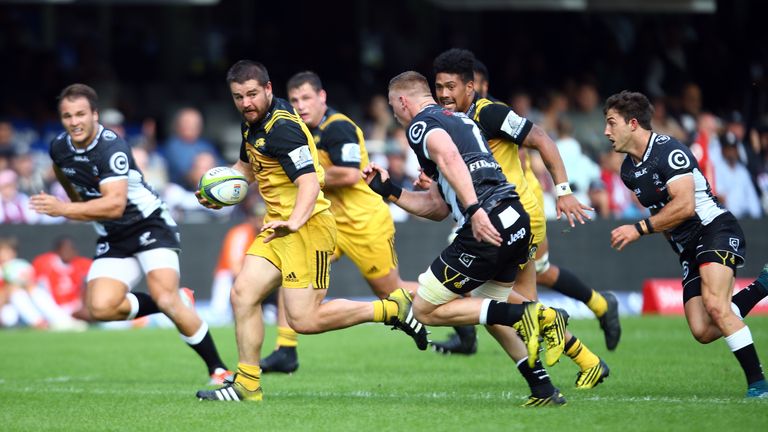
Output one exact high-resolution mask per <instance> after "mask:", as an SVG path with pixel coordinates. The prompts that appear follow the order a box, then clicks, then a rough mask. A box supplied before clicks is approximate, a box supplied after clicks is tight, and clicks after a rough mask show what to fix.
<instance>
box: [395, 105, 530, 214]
mask: <svg viewBox="0 0 768 432" xmlns="http://www.w3.org/2000/svg"><path fill="white" fill-rule="evenodd" d="M439 129H442V130H444V131H445V132H447V133H448V135H450V137H451V139H452V140H453V142H454V144H456V148H457V149H458V151H459V154H460V155H461V157H462V159H463V160H464V163H465V164H466V165H467V168H468V169H469V174H470V176H471V177H472V185H473V186H474V188H475V193H476V194H477V198H478V201H479V202H480V204H483V203H484V202H485V201H487V200H489V199H491V197H494V198H498V196H497V195H498V194H506V195H508V197H509V198H515V199H517V198H519V197H518V196H517V193H516V192H515V191H514V186H512V185H510V184H509V183H508V182H507V178H506V177H505V176H504V173H502V172H501V167H500V166H499V164H498V162H496V159H494V157H493V153H491V151H490V149H489V148H488V142H487V141H486V140H485V138H483V136H482V135H481V134H480V129H479V128H478V127H477V124H476V123H475V122H474V121H472V119H470V118H469V117H467V116H466V115H465V114H464V113H455V112H451V111H448V110H446V109H444V108H442V107H440V106H439V105H430V106H427V107H426V108H424V109H423V110H422V111H421V112H419V113H418V114H417V115H416V116H415V117H414V118H413V120H412V121H411V124H410V125H409V126H408V131H407V135H408V143H409V144H410V146H411V148H412V149H413V151H414V152H415V153H416V156H417V157H418V160H419V164H420V165H421V167H422V169H423V170H424V173H425V174H426V175H428V176H429V177H430V178H432V179H433V180H434V181H435V182H437V185H438V188H439V190H440V194H441V195H442V196H443V199H445V202H446V203H447V204H448V206H449V207H450V209H451V214H452V215H453V218H454V219H455V220H456V221H457V222H461V221H463V220H464V212H465V209H464V207H463V206H462V205H461V203H460V202H459V201H458V198H457V196H456V191H454V189H453V187H452V186H451V185H450V184H449V183H448V180H446V178H445V176H443V175H442V173H440V172H439V170H438V167H437V164H435V162H434V161H432V160H431V158H430V156H429V152H428V151H427V137H428V136H429V134H430V133H432V132H433V131H435V130H439ZM486 211H488V209H486Z"/></svg>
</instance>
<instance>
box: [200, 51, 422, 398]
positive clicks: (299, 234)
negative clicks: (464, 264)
mask: <svg viewBox="0 0 768 432" xmlns="http://www.w3.org/2000/svg"><path fill="white" fill-rule="evenodd" d="M227 82H228V83H229V90H230V92H231V94H232V100H233V101H234V103H235V106H236V107H237V109H238V111H239V112H240V113H241V114H242V116H243V120H244V121H243V124H242V134H243V135H242V136H243V140H242V144H241V147H240V159H239V160H238V161H237V162H236V163H235V165H234V166H233V168H234V169H236V170H238V171H240V172H241V173H242V174H243V175H244V176H246V178H248V179H249V181H250V182H251V183H252V182H254V181H257V182H258V187H259V193H260V194H261V196H262V198H263V199H264V203H265V204H266V206H267V214H266V217H265V218H264V225H263V226H262V228H261V232H260V233H259V235H258V236H257V237H256V239H255V240H254V241H253V243H252V244H251V247H250V248H249V249H248V252H247V255H246V257H245V260H244V261H243V267H242V269H241V270H240V273H239V274H238V275H237V278H236V279H235V284H234V286H233V287H232V292H231V297H232V307H233V311H234V315H235V333H236V337H237V347H238V355H239V363H238V365H237V373H236V374H235V379H234V380H233V381H231V382H228V383H226V384H225V385H224V386H222V387H221V388H219V389H216V390H212V391H199V392H198V393H197V397H198V398H199V399H201V400H212V401H240V400H249V401H259V400H261V399H262V397H263V394H262V389H261V368H260V367H259V357H260V352H261V345H262V342H263V340H264V323H263V320H262V316H261V304H262V302H263V301H264V299H265V298H266V297H267V295H269V293H270V292H272V291H273V290H275V289H277V288H279V287H281V286H282V288H283V289H282V292H283V301H284V304H285V310H286V317H287V321H288V325H289V326H290V327H291V328H292V329H294V330H295V331H296V332H298V333H302V334H310V333H322V332H325V331H329V330H335V329H341V328H346V327H350V326H353V325H355V324H359V323H363V322H383V323H386V324H390V325H394V326H395V327H396V328H399V329H401V330H403V331H404V332H406V333H407V334H408V335H410V336H411V337H413V338H414V340H415V341H416V344H417V346H418V347H419V349H422V350H424V349H426V348H427V344H428V340H427V331H426V329H425V328H424V326H423V325H422V324H421V323H419V322H418V321H416V320H415V319H414V318H413V314H411V313H410V312H411V296H410V295H409V293H408V291H406V290H404V289H402V288H400V289H398V290H397V291H395V292H393V293H392V294H391V295H390V296H389V297H388V298H387V299H381V300H376V301H373V302H355V301H350V300H344V299H336V300H331V301H328V302H324V301H323V300H324V299H325V294H326V291H327V288H328V281H329V277H330V258H331V256H332V255H333V251H334V250H335V248H336V222H335V221H334V217H333V214H332V213H331V211H330V202H329V201H328V200H327V199H326V198H325V196H324V195H323V192H322V191H321V190H320V186H321V183H322V182H323V177H324V171H323V168H322V166H320V164H319V163H318V158H317V150H316V147H315V142H314V140H313V139H312V135H311V134H310V132H309V129H307V126H306V125H305V124H304V122H302V121H301V118H300V117H299V116H298V114H296V111H295V110H294V109H293V108H292V107H291V105H290V104H289V103H288V101H286V100H284V99H280V98H277V97H274V96H273V94H272V82H271V81H270V80H269V74H268V72H267V69H266V67H264V65H263V64H261V63H257V62H254V61H250V60H241V61H239V62H237V63H235V64H234V65H233V66H232V67H231V68H230V69H229V72H228V73H227ZM197 195H198V200H199V201H200V204H201V205H203V206H206V207H208V208H214V209H217V208H220V207H219V206H217V205H215V204H212V203H210V202H208V201H207V200H206V199H205V198H202V196H201V195H200V193H199V192H198V193H197Z"/></svg>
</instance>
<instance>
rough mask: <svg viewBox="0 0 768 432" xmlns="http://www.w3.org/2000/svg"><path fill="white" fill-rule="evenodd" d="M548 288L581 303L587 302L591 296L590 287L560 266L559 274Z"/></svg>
mask: <svg viewBox="0 0 768 432" xmlns="http://www.w3.org/2000/svg"><path fill="white" fill-rule="evenodd" d="M550 288H552V289H553V290H555V291H557V292H559V293H561V294H564V295H567V296H568V297H570V298H574V299H576V300H578V301H580V302H582V303H587V302H588V301H589V299H590V298H592V289H591V288H589V287H588V286H586V285H584V282H582V281H581V280H579V278H577V277H576V275H575V274H573V273H571V272H570V271H568V270H566V269H564V268H562V267H560V276H558V277H557V280H556V281H555V283H553V284H552V286H551V287H550Z"/></svg>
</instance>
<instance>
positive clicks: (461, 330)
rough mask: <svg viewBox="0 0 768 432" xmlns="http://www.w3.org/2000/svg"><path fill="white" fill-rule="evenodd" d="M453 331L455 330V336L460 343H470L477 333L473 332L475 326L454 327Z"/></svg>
mask: <svg viewBox="0 0 768 432" xmlns="http://www.w3.org/2000/svg"><path fill="white" fill-rule="evenodd" d="M453 329H454V330H456V334H457V335H459V339H461V340H462V341H465V340H467V341H471V340H475V339H477V331H475V326H456V327H454V328H453Z"/></svg>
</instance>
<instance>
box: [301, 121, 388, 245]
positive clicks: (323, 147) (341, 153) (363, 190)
mask: <svg viewBox="0 0 768 432" xmlns="http://www.w3.org/2000/svg"><path fill="white" fill-rule="evenodd" d="M312 134H313V135H314V139H315V144H316V146H317V150H318V153H319V156H320V164H321V165H322V166H323V167H324V168H329V167H331V166H334V165H335V166H342V167H349V168H356V169H363V168H364V167H366V166H367V165H368V151H367V150H366V149H365V138H363V131H362V130H360V128H359V127H357V125H356V124H355V123H354V122H353V121H352V120H350V119H349V117H347V116H345V115H344V114H341V113H339V112H337V111H336V110H334V109H332V108H328V110H327V111H326V112H325V115H324V116H323V119H322V120H321V121H320V124H319V125H318V127H316V128H314V129H313V130H312ZM324 193H325V196H326V197H328V199H329V200H330V201H331V210H332V211H333V215H334V216H335V218H336V226H337V228H338V229H339V231H345V232H359V231H360V230H363V229H365V228H366V227H371V228H373V229H379V228H381V226H382V224H383V223H385V222H386V220H387V217H388V216H389V208H388V207H387V205H386V204H385V203H384V201H383V200H382V199H381V196H379V195H378V194H377V193H375V192H373V191H372V190H371V188H369V187H368V185H367V184H366V183H365V181H364V180H363V179H362V176H361V178H360V180H358V181H357V183H355V184H354V185H352V186H348V187H343V188H326V189H325V190H324Z"/></svg>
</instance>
